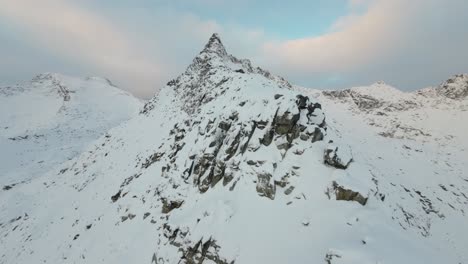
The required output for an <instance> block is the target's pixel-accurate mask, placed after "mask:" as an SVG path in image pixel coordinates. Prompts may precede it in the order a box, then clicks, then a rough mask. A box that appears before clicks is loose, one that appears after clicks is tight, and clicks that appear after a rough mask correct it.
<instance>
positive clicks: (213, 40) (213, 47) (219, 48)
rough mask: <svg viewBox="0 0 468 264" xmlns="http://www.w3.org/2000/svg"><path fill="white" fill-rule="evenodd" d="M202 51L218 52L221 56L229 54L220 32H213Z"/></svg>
mask: <svg viewBox="0 0 468 264" xmlns="http://www.w3.org/2000/svg"><path fill="white" fill-rule="evenodd" d="M202 53H216V54H218V55H221V56H226V55H227V52H226V48H224V45H223V43H222V42H221V38H220V37H219V35H218V33H213V35H211V37H210V39H209V40H208V43H206V45H205V48H204V49H203V51H202Z"/></svg>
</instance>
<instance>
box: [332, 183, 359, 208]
mask: <svg viewBox="0 0 468 264" xmlns="http://www.w3.org/2000/svg"><path fill="white" fill-rule="evenodd" d="M327 194H328V195H329V197H331V194H335V197H336V200H337V201H354V202H358V203H360V204H361V205H363V206H364V205H366V203H367V199H368V197H365V196H364V195H362V194H361V193H359V192H356V191H353V190H351V189H347V188H345V187H343V186H341V185H339V184H338V183H337V182H336V181H334V182H333V184H332V187H331V189H329V190H328V192H327Z"/></svg>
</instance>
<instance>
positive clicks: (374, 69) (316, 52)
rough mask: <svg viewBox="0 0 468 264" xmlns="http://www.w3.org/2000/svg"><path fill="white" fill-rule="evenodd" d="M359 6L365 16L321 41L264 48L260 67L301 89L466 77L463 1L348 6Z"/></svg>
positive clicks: (346, 20) (374, 1) (388, 0)
mask: <svg viewBox="0 0 468 264" xmlns="http://www.w3.org/2000/svg"><path fill="white" fill-rule="evenodd" d="M363 4H364V5H365V7H366V8H367V9H366V11H365V12H363V13H362V14H360V13H359V12H357V11H356V12H353V11H352V12H351V13H350V14H349V15H348V16H345V17H342V18H340V19H338V20H337V21H336V22H335V24H334V25H332V27H331V28H330V31H329V33H326V34H324V35H321V36H314V37H309V38H303V39H296V40H288V41H276V42H267V43H265V44H264V46H263V53H264V54H263V57H264V58H266V59H265V60H264V61H262V63H263V64H264V65H271V67H273V68H274V70H275V71H276V72H280V73H282V74H285V75H286V76H287V77H288V78H292V79H293V80H299V81H301V80H302V82H303V83H306V84H307V85H313V81H314V80H318V79H325V78H329V79H332V78H334V76H339V77H342V76H346V77H347V78H348V80H349V79H350V78H349V77H351V78H353V79H354V80H356V82H355V83H359V80H360V83H359V84H366V83H368V82H370V81H373V80H379V79H385V80H390V81H391V82H394V83H395V84H396V85H401V86H403V87H402V88H403V89H408V88H412V89H414V88H418V87H415V86H414V85H415V84H419V85H421V83H424V81H422V80H424V79H429V78H428V77H427V76H432V77H433V76H435V75H437V76H439V77H438V78H439V80H440V81H442V80H443V78H447V77H448V76H449V75H451V74H454V73H457V72H458V71H466V69H467V67H468V62H467V61H466V60H465V59H464V58H466V57H467V56H468V53H467V52H466V48H463V46H465V47H466V45H468V30H467V28H466V27H465V25H466V23H467V22H468V18H467V16H466V14H465V15H464V14H463V13H464V12H463V11H462V10H468V1H464V0H446V1H440V0H411V1H407V0H369V1H359V0H356V1H353V0H351V1H350V5H352V6H356V5H363ZM463 65H464V66H465V67H463ZM327 76H328V77H327ZM431 81H432V82H433V81H434V80H433V79H432V80H431ZM347 83H348V84H347V85H349V83H351V82H350V81H348V82H347ZM429 84H436V83H431V82H429V83H428V85H429ZM419 88H421V87H419Z"/></svg>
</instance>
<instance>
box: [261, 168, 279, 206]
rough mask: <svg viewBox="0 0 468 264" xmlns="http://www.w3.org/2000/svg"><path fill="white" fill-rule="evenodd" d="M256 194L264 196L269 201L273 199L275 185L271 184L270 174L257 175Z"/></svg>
mask: <svg viewBox="0 0 468 264" xmlns="http://www.w3.org/2000/svg"><path fill="white" fill-rule="evenodd" d="M257 178H258V181H257V193H258V195H260V196H265V197H268V198H270V199H271V200H274V199H275V194H276V185H275V184H274V183H272V182H271V178H272V175H271V174H267V173H265V174H258V175H257Z"/></svg>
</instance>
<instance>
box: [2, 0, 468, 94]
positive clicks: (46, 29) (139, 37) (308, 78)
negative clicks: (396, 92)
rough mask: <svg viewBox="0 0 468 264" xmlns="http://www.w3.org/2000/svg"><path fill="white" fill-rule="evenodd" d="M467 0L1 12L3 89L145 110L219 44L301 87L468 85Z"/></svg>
mask: <svg viewBox="0 0 468 264" xmlns="http://www.w3.org/2000/svg"><path fill="white" fill-rule="evenodd" d="M467 13H468V1H466V0H411V1H408V0H289V1H284V0H283V1H280V0H258V1H252V0H236V1H232V0H133V1H129V0H125V1H124V0H41V1H37V0H0V84H3V85H5V84H14V83H18V82H22V81H27V80H29V79H31V78H32V77H33V76H34V75H36V74H38V73H42V72H58V73H63V74H68V75H73V76H83V77H85V76H102V77H107V78H109V79H111V80H112V81H113V82H114V83H116V84H118V85H119V86H120V87H121V88H123V89H125V90H128V91H130V92H132V93H133V94H135V95H136V96H138V97H141V98H150V97H151V96H153V95H154V94H156V93H157V91H158V90H159V89H160V88H162V87H163V86H164V84H165V83H167V81H168V80H170V79H172V78H175V77H177V75H179V74H180V73H181V72H183V71H184V70H185V68H186V67H187V66H188V64H190V62H191V61H192V59H193V58H194V57H195V56H196V55H197V53H198V52H199V51H200V50H201V49H202V48H203V46H204V44H205V43H206V42H207V40H208V38H209V37H210V36H211V34H212V33H214V32H217V33H219V34H220V36H221V38H222V40H223V43H224V45H225V46H226V48H227V50H228V52H229V53H231V54H233V55H235V56H236V57H238V58H249V59H251V60H252V61H253V63H254V64H256V65H258V66H261V67H262V68H265V69H267V70H270V71H271V72H273V73H275V74H278V75H281V76H283V77H285V78H287V79H288V80H289V81H290V82H292V83H294V84H297V85H301V86H304V87H311V88H318V89H342V88H349V87H352V86H359V85H369V84H372V83H374V82H376V81H384V82H386V83H388V84H391V85H393V86H395V87H397V88H399V89H401V90H404V91H412V90H416V89H420V88H424V87H428V86H435V85H437V84H439V83H441V82H442V81H444V80H445V79H448V78H449V77H450V76H451V75H453V74H458V73H468V15H466V14H467Z"/></svg>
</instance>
